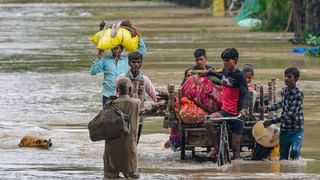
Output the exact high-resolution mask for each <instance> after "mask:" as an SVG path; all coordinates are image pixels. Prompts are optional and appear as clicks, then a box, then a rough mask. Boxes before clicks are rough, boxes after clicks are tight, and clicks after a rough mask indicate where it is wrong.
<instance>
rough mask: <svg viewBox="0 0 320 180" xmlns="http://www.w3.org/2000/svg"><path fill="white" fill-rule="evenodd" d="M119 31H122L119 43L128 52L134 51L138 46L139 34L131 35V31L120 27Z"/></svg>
mask: <svg viewBox="0 0 320 180" xmlns="http://www.w3.org/2000/svg"><path fill="white" fill-rule="evenodd" d="M119 31H122V32H121V34H122V42H121V45H122V46H123V47H124V48H125V49H126V51H128V52H134V51H136V50H137V49H138V47H139V40H140V38H139V36H134V37H132V36H131V32H130V31H128V30H127V29H124V28H120V29H119Z"/></svg>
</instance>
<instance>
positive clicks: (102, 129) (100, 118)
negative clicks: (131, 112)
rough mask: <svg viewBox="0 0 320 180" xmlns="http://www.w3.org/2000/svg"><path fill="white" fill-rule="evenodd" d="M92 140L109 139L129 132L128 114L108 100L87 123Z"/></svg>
mask: <svg viewBox="0 0 320 180" xmlns="http://www.w3.org/2000/svg"><path fill="white" fill-rule="evenodd" d="M88 130H89V136H90V139H91V140H92V141H101V140H111V139H115V138H119V137H121V136H123V135H127V134H129V133H130V125H129V116H128V115H127V114H125V113H123V112H122V111H121V110H120V109H119V107H118V106H117V105H116V104H114V103H113V100H109V101H107V102H106V104H105V105H104V107H103V110H101V111H100V113H99V114H98V115H96V116H95V117H94V118H93V119H92V120H91V121H90V122H89V124H88Z"/></svg>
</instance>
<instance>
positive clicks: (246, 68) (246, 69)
mask: <svg viewBox="0 0 320 180" xmlns="http://www.w3.org/2000/svg"><path fill="white" fill-rule="evenodd" d="M242 73H243V75H244V78H245V79H246V80H247V83H251V81H252V79H253V77H254V70H253V66H252V64H245V65H243V68H242Z"/></svg>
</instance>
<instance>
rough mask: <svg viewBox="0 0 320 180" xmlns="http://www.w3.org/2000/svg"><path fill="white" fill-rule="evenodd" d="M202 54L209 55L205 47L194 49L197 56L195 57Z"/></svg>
mask: <svg viewBox="0 0 320 180" xmlns="http://www.w3.org/2000/svg"><path fill="white" fill-rule="evenodd" d="M200 56H204V57H207V54H206V50H205V49H203V48H199V49H196V50H195V51H194V57H195V58H197V57H200Z"/></svg>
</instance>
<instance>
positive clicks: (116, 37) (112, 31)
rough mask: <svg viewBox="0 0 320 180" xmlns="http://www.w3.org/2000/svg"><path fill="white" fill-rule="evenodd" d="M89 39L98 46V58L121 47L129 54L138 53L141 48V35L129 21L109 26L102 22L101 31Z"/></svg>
mask: <svg viewBox="0 0 320 180" xmlns="http://www.w3.org/2000/svg"><path fill="white" fill-rule="evenodd" d="M89 39H90V40H91V41H92V42H93V43H94V44H95V45H96V48H97V49H98V58H101V57H102V53H103V52H104V51H105V50H109V49H113V48H115V47H117V46H119V45H120V46H122V47H124V49H125V50H126V51H128V52H133V51H136V50H137V49H138V48H139V40H140V33H139V31H138V30H137V28H136V27H135V26H134V25H133V24H132V23H131V22H130V21H129V20H124V21H120V22H118V23H116V24H111V25H108V26H106V24H105V22H104V21H102V22H101V23H100V31H99V32H97V33H96V34H94V35H92V36H91V37H90V38H89Z"/></svg>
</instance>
